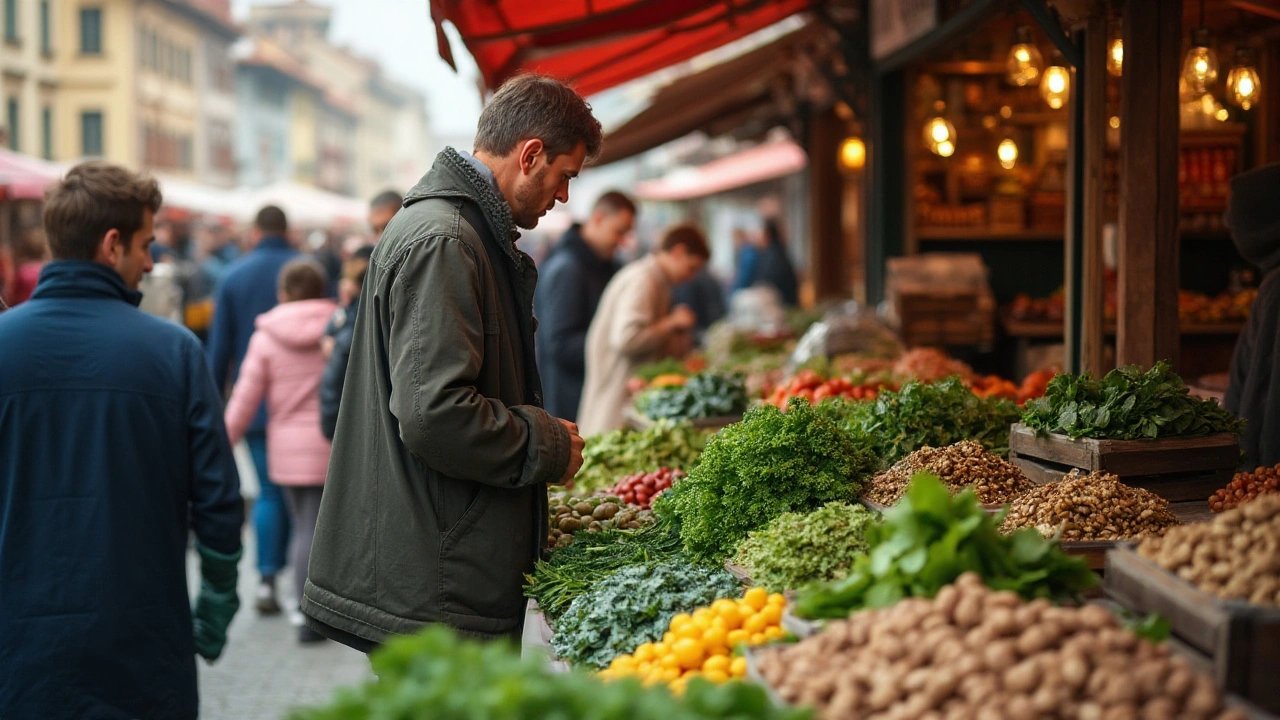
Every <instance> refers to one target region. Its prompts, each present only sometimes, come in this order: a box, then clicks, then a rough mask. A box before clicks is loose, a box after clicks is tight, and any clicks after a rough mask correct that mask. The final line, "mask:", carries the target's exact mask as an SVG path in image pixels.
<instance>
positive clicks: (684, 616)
mask: <svg viewBox="0 0 1280 720" xmlns="http://www.w3.org/2000/svg"><path fill="white" fill-rule="evenodd" d="M691 622H693V616H692V615H690V614H689V613H680V614H679V615H676V616H675V617H673V618H671V625H670V626H669V627H670V629H671V631H672V632H675V631H676V630H679V629H680V628H682V627H684V626H685V625H688V624H689V623H691Z"/></svg>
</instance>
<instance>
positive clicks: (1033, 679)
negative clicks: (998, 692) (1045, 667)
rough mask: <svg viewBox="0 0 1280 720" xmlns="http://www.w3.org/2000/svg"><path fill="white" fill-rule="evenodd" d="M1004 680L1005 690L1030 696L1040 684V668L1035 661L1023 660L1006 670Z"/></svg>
mask: <svg viewBox="0 0 1280 720" xmlns="http://www.w3.org/2000/svg"><path fill="white" fill-rule="evenodd" d="M1003 679H1004V689H1005V690H1008V691H1009V692H1012V693H1022V694H1030V693H1031V691H1032V690H1034V689H1035V687H1036V686H1037V685H1038V684H1039V683H1040V668H1039V667H1038V666H1037V663H1036V662H1035V661H1034V660H1031V659H1028V660H1023V661H1022V662H1020V663H1018V664H1017V665H1014V666H1013V667H1011V668H1009V669H1008V670H1006V671H1005V673H1004V678H1003Z"/></svg>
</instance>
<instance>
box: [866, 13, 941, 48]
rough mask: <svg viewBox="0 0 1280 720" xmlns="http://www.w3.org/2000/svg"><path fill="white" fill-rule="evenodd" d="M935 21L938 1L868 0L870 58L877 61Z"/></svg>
mask: <svg viewBox="0 0 1280 720" xmlns="http://www.w3.org/2000/svg"><path fill="white" fill-rule="evenodd" d="M937 24H938V0H871V57H872V58H874V59H876V60H879V59H880V58H883V57H884V56H886V55H889V54H891V53H893V52H894V51H896V50H899V49H901V48H903V47H905V46H906V45H908V44H909V43H911V41H913V40H916V39H918V38H920V37H922V36H923V35H925V34H926V33H928V32H929V31H930V30H932V29H933V28H934V27H935V26H937Z"/></svg>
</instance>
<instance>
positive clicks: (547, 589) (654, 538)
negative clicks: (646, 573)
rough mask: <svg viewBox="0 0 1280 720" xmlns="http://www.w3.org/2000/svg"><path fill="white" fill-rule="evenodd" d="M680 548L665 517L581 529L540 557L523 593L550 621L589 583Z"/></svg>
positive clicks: (668, 556)
mask: <svg viewBox="0 0 1280 720" xmlns="http://www.w3.org/2000/svg"><path fill="white" fill-rule="evenodd" d="M680 550H681V545H680V533H679V532H678V531H677V530H676V528H675V526H674V525H673V524H672V523H671V522H670V521H662V522H659V523H657V524H655V525H649V526H647V527H643V528H641V529H640V530H636V531H624V530H604V531H602V532H598V533H583V534H582V535H581V536H580V537H577V538H575V539H574V541H573V542H572V543H571V544H570V545H568V546H567V547H564V548H560V549H558V550H556V551H555V552H553V553H551V557H550V558H548V559H547V560H540V561H539V562H538V564H537V565H535V566H534V569H533V573H532V574H531V575H528V576H527V577H526V578H525V580H526V581H527V582H528V585H526V586H525V595H527V596H528V597H531V598H533V599H534V600H536V601H537V602H538V607H539V608H540V609H541V610H542V612H543V613H545V614H546V616H547V617H548V618H550V620H551V621H552V622H555V621H556V620H557V619H559V617H560V616H561V615H562V614H564V611H565V610H567V609H568V608H569V604H570V603H572V602H573V601H574V599H576V598H577V597H578V596H579V595H581V594H583V593H585V592H587V590H589V589H591V587H592V586H593V585H595V584H596V583H598V582H599V581H601V580H603V579H605V578H607V577H609V576H610V575H612V574H614V573H615V572H617V571H618V570H620V569H622V568H624V567H626V566H628V565H635V564H637V563H645V562H658V561H663V560H670V559H672V558H675V557H676V556H677V555H679V553H680Z"/></svg>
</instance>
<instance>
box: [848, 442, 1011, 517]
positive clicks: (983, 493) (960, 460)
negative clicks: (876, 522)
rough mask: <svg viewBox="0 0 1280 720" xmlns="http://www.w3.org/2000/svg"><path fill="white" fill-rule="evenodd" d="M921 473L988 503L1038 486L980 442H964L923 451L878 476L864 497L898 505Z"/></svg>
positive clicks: (1003, 499)
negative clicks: (928, 474) (971, 489)
mask: <svg viewBox="0 0 1280 720" xmlns="http://www.w3.org/2000/svg"><path fill="white" fill-rule="evenodd" d="M921 470H927V471H929V472H931V473H933V474H934V475H937V476H938V479H940V480H942V482H943V483H945V484H946V486H947V487H948V488H950V490H951V492H953V493H958V492H960V491H961V490H964V489H965V488H968V487H972V488H973V491H974V492H975V493H976V494H977V496H978V500H979V501H980V502H983V503H988V504H989V503H1006V502H1009V501H1010V500H1012V499H1013V498H1015V497H1017V496H1019V495H1021V494H1023V493H1025V492H1027V491H1028V490H1031V489H1032V488H1034V487H1035V484H1034V483H1032V482H1031V481H1030V480H1028V479H1027V477H1026V476H1025V475H1023V474H1022V471H1021V470H1019V469H1018V467H1017V466H1016V465H1014V464H1013V463H1010V462H1008V461H1007V460H1004V459H1003V458H1001V457H999V456H998V455H995V454H993V453H992V452H990V451H988V450H987V449H986V448H985V447H983V446H982V444H981V443H976V442H974V441H972V440H965V441H963V442H958V443H956V444H954V445H948V446H947V447H943V448H933V447H928V446H926V447H922V448H920V449H919V450H917V451H915V452H913V453H911V454H910V455H908V456H906V457H905V458H903V459H902V460H900V461H898V463H897V464H896V465H894V466H893V467H891V468H889V469H888V470H886V471H884V472H882V473H880V474H879V475H877V476H876V477H875V478H874V479H873V480H872V481H871V485H870V486H868V487H867V490H866V493H865V495H866V497H867V499H869V500H874V501H875V502H878V503H880V504H881V505H895V504H897V502H898V501H899V500H901V499H902V495H903V493H905V492H906V491H907V484H908V483H910V482H911V477H912V476H913V475H915V474H916V473H918V472H920V471H921Z"/></svg>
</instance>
